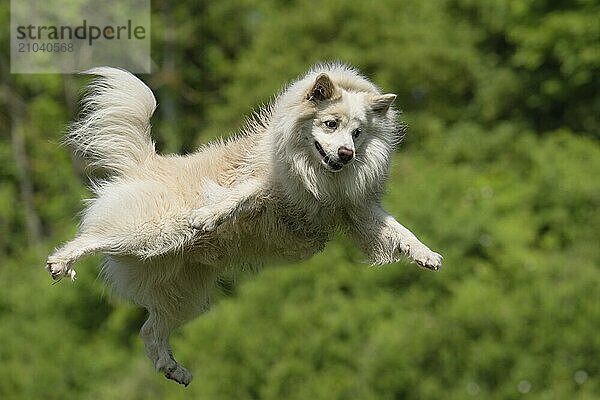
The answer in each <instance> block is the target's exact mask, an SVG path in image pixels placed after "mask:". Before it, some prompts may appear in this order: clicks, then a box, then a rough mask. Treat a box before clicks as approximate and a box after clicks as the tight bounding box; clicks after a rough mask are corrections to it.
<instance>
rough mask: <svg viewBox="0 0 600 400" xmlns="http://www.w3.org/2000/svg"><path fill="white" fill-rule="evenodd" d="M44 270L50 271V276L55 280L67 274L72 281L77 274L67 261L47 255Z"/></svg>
mask: <svg viewBox="0 0 600 400" xmlns="http://www.w3.org/2000/svg"><path fill="white" fill-rule="evenodd" d="M46 271H48V272H49V273H50V276H52V279H54V280H55V281H59V280H61V279H62V278H64V277H65V276H68V277H69V278H71V280H72V281H74V280H75V275H77V274H76V272H75V270H74V269H73V267H72V266H71V265H70V264H69V263H67V262H66V261H63V260H59V259H55V258H53V257H49V258H48V261H46Z"/></svg>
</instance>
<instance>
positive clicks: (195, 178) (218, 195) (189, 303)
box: [46, 64, 442, 385]
mask: <svg viewBox="0 0 600 400" xmlns="http://www.w3.org/2000/svg"><path fill="white" fill-rule="evenodd" d="M87 73H88V74H93V75H97V76H98V78H97V79H96V80H95V81H94V82H93V83H92V84H91V85H90V87H89V91H88V92H87V94H86V96H85V97H84V100H83V111H84V117H83V118H82V120H81V121H79V122H77V123H75V124H74V125H73V127H72V129H71V130H70V133H69V134H68V136H67V138H66V142H67V143H68V144H70V145H71V146H72V147H73V148H74V150H75V151H76V152H77V153H78V154H80V155H82V156H83V157H84V158H86V159H87V160H88V161H89V162H90V163H91V165H93V166H95V167H97V168H100V169H101V170H102V171H103V176H105V178H104V179H102V180H98V181H96V182H94V183H93V185H92V189H93V192H94V194H95V198H94V199H91V200H89V203H88V205H87V208H86V209H85V212H84V213H83V217H82V221H81V226H80V229H79V234H78V235H77V237H76V238H75V239H73V240H72V241H70V242H68V243H66V244H64V245H63V246H62V247H60V248H58V249H57V250H56V251H55V252H54V253H53V254H52V255H50V256H49V257H48V261H47V266H46V268H47V270H48V271H49V272H50V274H51V275H52V278H54V279H56V280H58V279H61V278H62V277H65V276H67V277H70V278H71V279H74V278H75V270H74V269H73V264H74V263H75V261H77V260H78V259H79V258H81V257H82V256H85V255H88V254H91V253H96V252H99V253H102V254H104V255H105V261H104V263H103V265H102V272H101V274H102V276H103V277H104V278H105V279H106V280H107V281H108V282H109V283H110V284H111V285H112V286H113V287H114V289H115V290H116V291H117V292H118V293H119V294H120V295H122V296H123V297H126V298H128V299H131V300H132V301H134V302H135V303H137V304H139V305H140V306H142V307H145V308H146V309H147V310H148V314H149V316H148V320H147V321H146V322H145V323H144V325H143V327H142V329H141V331H140V336H141V338H142V340H143V341H144V344H145V348H146V352H147V354H148V356H149V357H150V359H151V360H152V361H153V362H154V365H155V367H156V369H157V370H158V371H161V372H162V373H164V375H165V376H166V377H167V378H169V379H173V380H175V381H177V382H179V383H181V384H184V385H187V384H188V383H189V382H190V381H191V379H192V376H191V374H190V373H189V372H188V371H187V370H186V369H185V368H184V367H183V366H181V365H179V364H178V363H177V362H176V361H175V358H174V357H173V353H172V351H171V348H170V345H169V334H170V332H171V331H172V330H173V329H174V328H175V327H177V326H178V325H180V324H182V323H183V322H185V321H188V320H190V319H191V318H193V317H195V316H196V315H198V314H199V313H201V312H202V311H204V310H206V309H207V308H208V306H209V295H210V291H211V288H212V287H213V284H214V282H215V279H216V278H217V276H218V275H219V273H220V272H222V271H223V270H224V269H225V268H227V267H228V266H236V265H260V264H263V263H264V262H266V261H272V260H276V259H285V260H300V259H305V258H308V257H310V256H311V255H313V254H314V253H316V252H318V251H321V250H322V249H323V248H324V247H325V244H326V243H327V241H328V240H329V239H330V238H331V236H332V233H333V232H334V231H335V230H338V229H342V230H344V231H346V232H347V233H348V234H349V235H350V236H351V237H352V239H353V240H354V241H356V243H357V244H358V245H359V246H360V247H361V248H362V249H363V250H364V252H365V253H366V254H367V255H368V256H369V258H370V260H371V261H372V262H373V263H374V264H384V263H392V262H395V261H397V260H398V259H399V258H400V256H401V254H406V255H407V256H408V257H409V258H410V259H412V260H414V261H415V262H417V263H418V264H419V265H421V266H423V267H427V268H429V269H432V270H437V269H438V268H440V266H441V261H442V256H440V255H439V254H437V253H435V252H433V251H431V250H430V249H429V248H428V247H427V246H425V245H424V244H423V243H421V242H420V241H419V240H418V239H417V238H416V237H415V235H413V234H412V233H411V232H410V231H409V230H408V229H406V228H405V227H404V226H402V225H401V224H400V223H398V222H397V221H396V220H395V219H394V218H393V217H392V216H391V215H389V214H388V213H387V212H386V211H385V210H384V209H383V208H382V207H381V204H380V200H381V197H382V194H383V191H384V184H385V181H386V178H387V174H388V167H389V163H390V157H391V156H392V153H393V150H394V147H395V145H396V144H397V143H398V142H399V141H400V139H401V135H402V132H403V130H404V128H403V126H402V125H401V124H400V123H399V121H398V112H397V111H395V110H394V109H393V108H392V106H391V105H392V103H393V102H394V100H395V98H396V96H395V95H393V94H381V92H380V91H379V90H378V89H377V87H375V85H373V84H372V83H371V82H369V81H368V80H367V79H366V78H364V77H362V76H361V75H359V74H358V73H357V72H356V71H355V70H354V69H352V68H350V67H348V66H345V65H340V64H325V65H318V66H316V67H314V68H313V69H312V70H311V71H310V72H308V73H307V74H306V75H305V76H304V77H302V78H300V79H299V80H297V81H295V82H293V83H292V84H291V85H289V86H288V87H287V88H286V89H284V90H283V91H282V92H281V93H280V94H279V95H278V96H277V97H276V98H275V100H274V101H273V102H272V103H271V104H270V105H269V106H268V107H266V108H264V109H262V110H260V111H259V112H258V113H256V115H255V117H254V118H253V119H251V120H250V121H249V122H248V124H247V126H246V127H245V128H244V129H243V130H242V132H241V133H240V134H239V135H237V136H235V137H233V138H231V139H228V140H226V141H220V142H217V143H213V144H210V145H207V146H205V147H203V148H201V149H200V150H198V151H197V152H196V153H194V154H191V155H189V156H178V155H169V156H161V155H158V154H156V152H155V150H154V144H153V142H152V139H151V138H150V117H151V116H152V113H153V112H154V109H155V107H156V101H155V99H154V96H153V94H152V92H151V91H150V89H149V88H148V87H147V86H146V85H144V84H143V83H142V82H141V81H140V80H138V79H137V78H136V77H134V76H133V75H131V74H130V73H128V72H126V71H122V70H118V69H113V68H97V69H93V70H90V71H88V72H87Z"/></svg>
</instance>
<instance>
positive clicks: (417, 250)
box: [408, 243, 444, 271]
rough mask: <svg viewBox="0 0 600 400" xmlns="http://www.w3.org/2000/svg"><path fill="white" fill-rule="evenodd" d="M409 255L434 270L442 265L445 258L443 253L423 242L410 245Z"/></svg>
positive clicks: (418, 262)
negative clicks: (431, 248) (433, 249)
mask: <svg viewBox="0 0 600 400" xmlns="http://www.w3.org/2000/svg"><path fill="white" fill-rule="evenodd" d="M408 256H409V257H410V258H411V259H412V260H413V261H414V262H416V263H417V264H418V265H419V266H421V267H424V268H427V269H431V270H433V271H437V270H439V269H440V268H441V267H442V260H443V259H444V257H442V255H441V254H438V253H436V252H435V251H431V250H430V249H429V248H428V247H427V246H425V245H424V244H422V243H419V244H418V245H414V246H410V250H409V252H408Z"/></svg>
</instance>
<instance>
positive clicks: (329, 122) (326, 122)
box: [325, 119, 338, 129]
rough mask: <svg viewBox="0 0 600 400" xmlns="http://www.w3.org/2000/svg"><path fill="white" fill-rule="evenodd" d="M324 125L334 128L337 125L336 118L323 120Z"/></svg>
mask: <svg viewBox="0 0 600 400" xmlns="http://www.w3.org/2000/svg"><path fill="white" fill-rule="evenodd" d="M325 126H326V127H328V128H329V129H335V128H337V126H338V123H337V121H336V120H334V119H331V120H329V121H325Z"/></svg>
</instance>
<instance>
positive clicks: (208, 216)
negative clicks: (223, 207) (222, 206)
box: [188, 206, 222, 232]
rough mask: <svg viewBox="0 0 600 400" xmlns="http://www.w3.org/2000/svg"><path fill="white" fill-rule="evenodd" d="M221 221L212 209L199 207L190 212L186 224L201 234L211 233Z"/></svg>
mask: <svg viewBox="0 0 600 400" xmlns="http://www.w3.org/2000/svg"><path fill="white" fill-rule="evenodd" d="M221 222H222V220H221V218H220V217H219V213H217V212H215V210H214V209H213V208H212V207H208V206H207V207H201V208H197V209H195V210H192V212H191V213H190V216H189V217H188V224H189V225H190V226H191V227H192V228H194V229H198V230H199V231H202V232H212V231H214V230H215V229H216V228H217V227H218V226H219V225H220V224H221Z"/></svg>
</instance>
